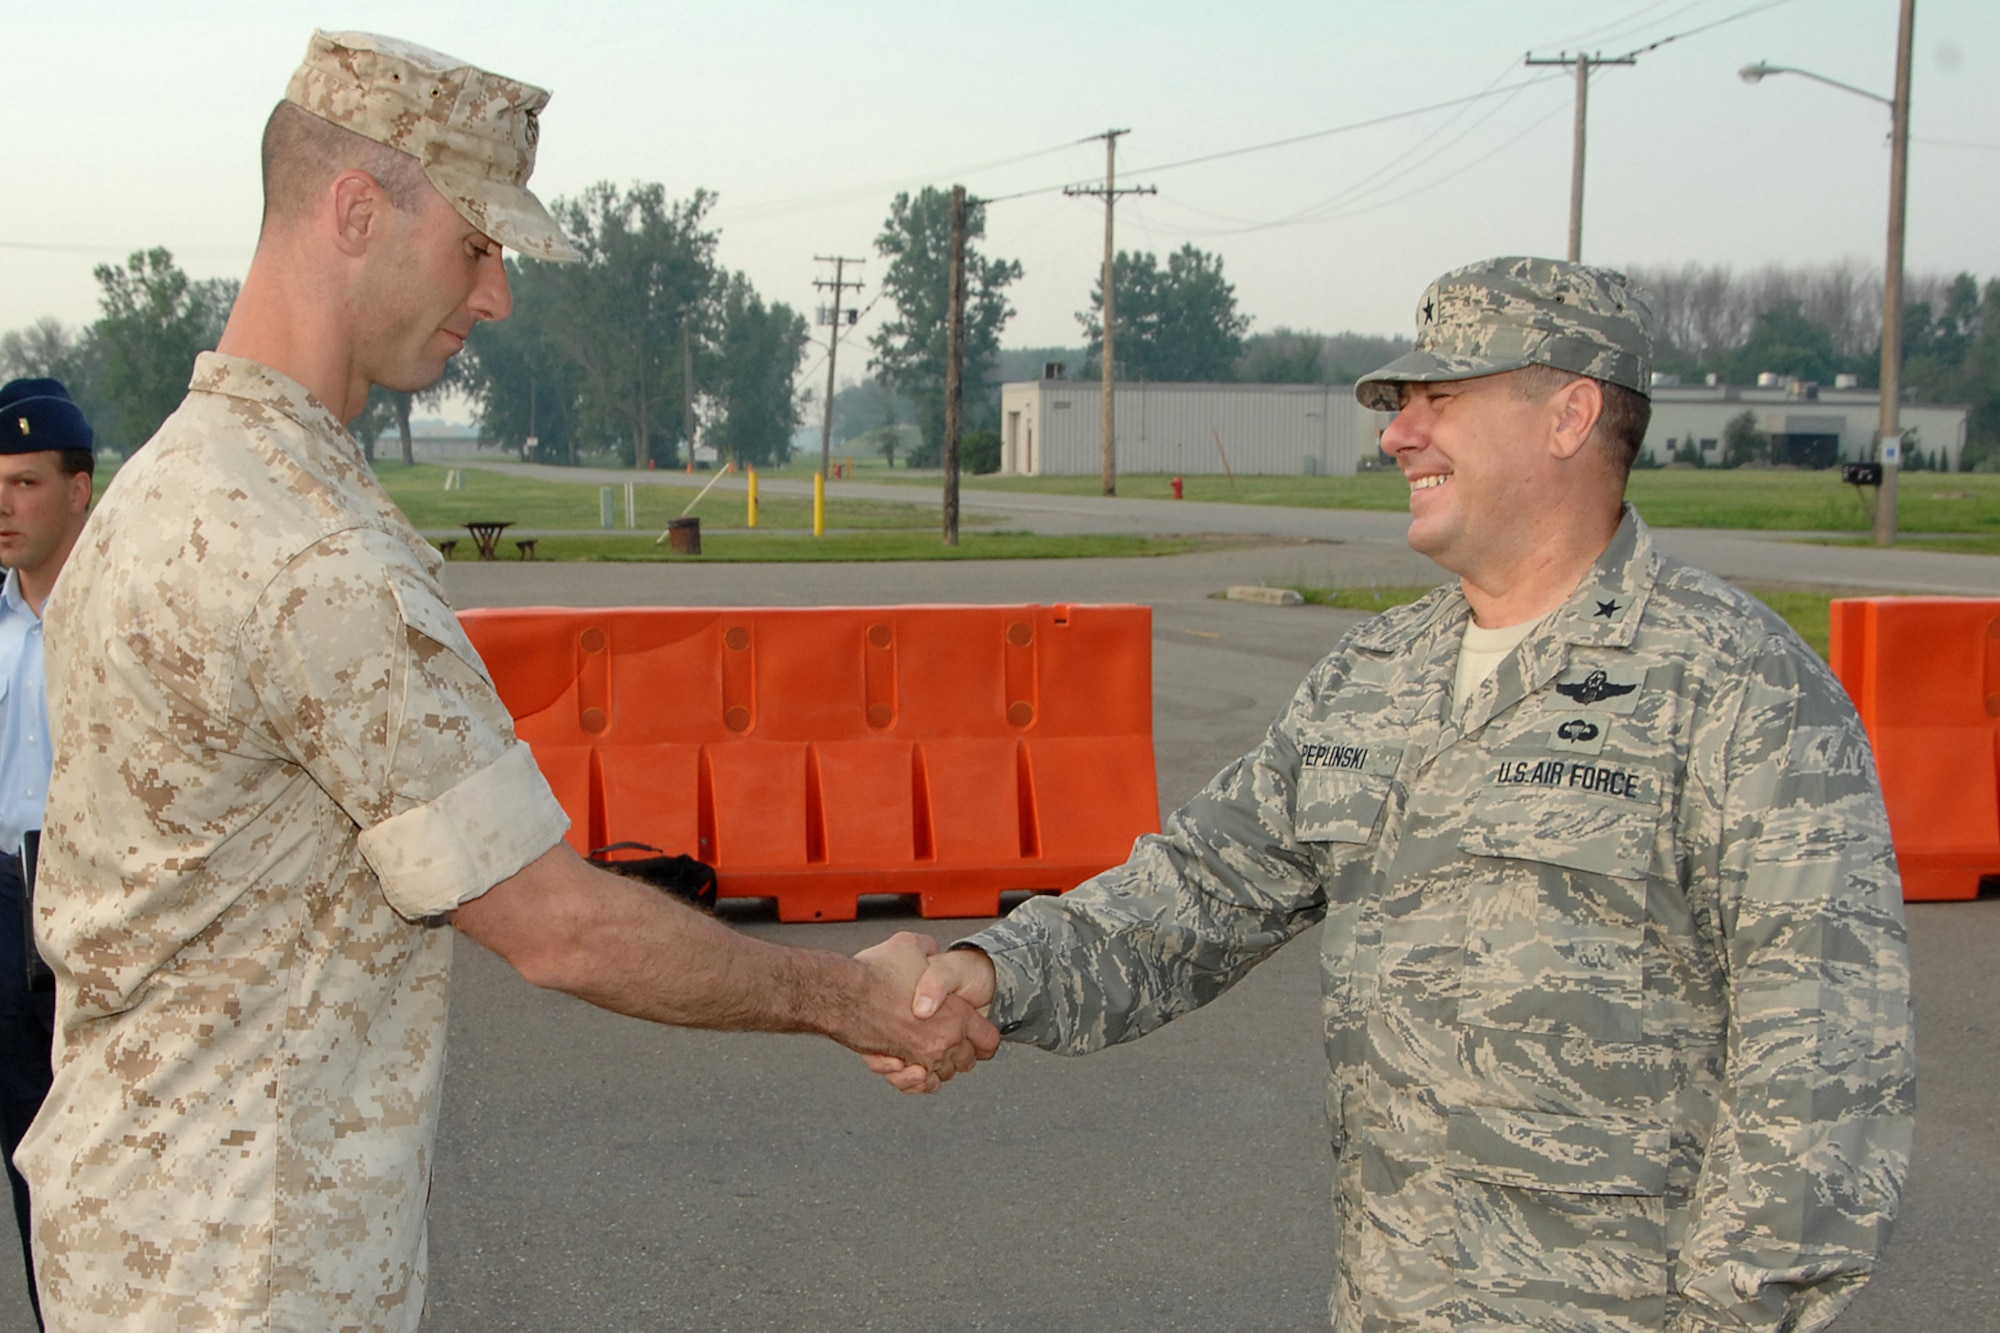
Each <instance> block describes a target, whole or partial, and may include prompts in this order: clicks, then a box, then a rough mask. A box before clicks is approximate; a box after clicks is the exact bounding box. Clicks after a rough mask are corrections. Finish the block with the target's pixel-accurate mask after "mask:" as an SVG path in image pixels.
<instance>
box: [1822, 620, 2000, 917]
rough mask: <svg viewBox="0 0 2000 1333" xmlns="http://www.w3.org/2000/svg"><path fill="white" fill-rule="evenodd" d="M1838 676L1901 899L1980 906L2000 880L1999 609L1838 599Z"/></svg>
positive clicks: (1835, 638) (1835, 629)
mask: <svg viewBox="0 0 2000 1333" xmlns="http://www.w3.org/2000/svg"><path fill="white" fill-rule="evenodd" d="M1832 610H1833V669H1834V673H1835V674H1836V675H1838V676H1839V677H1840V679H1841V682H1842V683H1843V684H1844V685H1846V686H1847V692H1848V693H1849V694H1851V695H1853V696H1854V703H1855V706H1856V708H1858V709H1859V710H1860V712H1861V720H1862V722H1863V723H1865V724H1866V725H1867V727H1868V737H1869V739H1870V740H1871V741H1872V742H1874V745H1875V759H1876V763H1877V765H1878V766H1879V767H1880V769H1881V772H1882V793H1883V796H1884V797H1885V798H1886V800H1887V802H1888V806H1889V827H1890V830H1891V831H1892V832H1893V833H1894V834H1895V838H1896V860H1897V862H1898V863H1899V864H1900V865H1901V866H1902V871H1903V896H1904V897H1905V898H1910V899H1937V898H1974V897H1977V896H1978V895H1979V879H1980V876H1982V875H2000V601H1992V600H1979V599H1974V598H1965V597H1867V598H1855V599H1852V600H1840V601H1836V602H1834V603H1833V607H1832Z"/></svg>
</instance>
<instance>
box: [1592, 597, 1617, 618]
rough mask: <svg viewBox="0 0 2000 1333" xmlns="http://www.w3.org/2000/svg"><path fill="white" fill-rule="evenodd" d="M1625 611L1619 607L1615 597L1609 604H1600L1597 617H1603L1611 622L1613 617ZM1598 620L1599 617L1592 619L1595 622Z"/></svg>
mask: <svg viewBox="0 0 2000 1333" xmlns="http://www.w3.org/2000/svg"><path fill="white" fill-rule="evenodd" d="M1624 609H1625V608H1624V607H1622V606H1620V605H1618V599H1617V598H1616V597H1614V598H1612V599H1611V600H1610V601H1608V602H1599V603H1598V604H1597V615H1599V616H1603V617H1604V618H1605V619H1606V620H1609V619H1611V617H1613V616H1615V615H1617V614H1618V613H1619V612H1620V611H1623V610H1624ZM1596 618H1597V616H1592V617H1591V619H1593V620H1595V619H1596Z"/></svg>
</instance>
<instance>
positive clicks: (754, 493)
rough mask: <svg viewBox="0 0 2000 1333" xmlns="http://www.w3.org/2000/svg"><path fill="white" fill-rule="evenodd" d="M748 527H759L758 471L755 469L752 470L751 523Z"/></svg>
mask: <svg viewBox="0 0 2000 1333" xmlns="http://www.w3.org/2000/svg"><path fill="white" fill-rule="evenodd" d="M747 526H749V527H753V528H754V527H756V526H757V469H756V468H754V467H753V468H751V469H750V522H749V524H748V525H747Z"/></svg>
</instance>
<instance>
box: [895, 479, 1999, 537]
mask: <svg viewBox="0 0 2000 1333" xmlns="http://www.w3.org/2000/svg"><path fill="white" fill-rule="evenodd" d="M863 478H864V479H865V480H868V481H887V480H892V479H893V480H902V476H901V475H899V474H894V473H889V472H879V473H878V472H876V471H874V470H872V469H871V470H870V471H868V472H865V473H864V474H863ZM910 480H911V482H912V484H915V483H916V482H917V481H918V480H919V479H917V478H911V479H910ZM1171 483H1172V478H1170V477H1167V476H1164V475H1150V474H1148V475H1130V476H1123V477H1120V478H1119V479H1118V493H1119V494H1120V495H1124V496H1130V497H1132V498H1134V499H1142V500H1168V499H1172V498H1173V490H1172V484H1171ZM928 484H931V485H935V484H936V481H935V480H934V479H932V480H930V481H929V483H928ZM965 487H966V489H967V490H968V491H977V490H1004V491H1033V492H1041V493H1044V494H1054V495H1096V494H1098V492H1099V490H1100V484H1099V481H1098V479H1097V478H1096V477H969V478H967V479H966V482H965ZM1629 494H1630V496H1631V498H1632V502H1633V503H1634V504H1635V505H1637V506H1638V507H1639V512H1640V513H1641V514H1644V515H1645V517H1646V521H1647V522H1648V523H1650V524H1652V525H1653V526H1654V527H1656V528H1748V529H1758V530H1765V531H1783V532H1866V531H1868V530H1869V528H1870V527H1871V526H1872V525H1873V523H1874V517H1873V514H1872V512H1871V510H1870V509H1869V508H1868V502H1869V497H1868V496H1866V495H1863V494H1861V493H1859V492H1857V491H1856V489H1855V488H1854V487H1852V486H1848V485H1845V484H1843V483H1842V482H1841V480H1840V476H1839V474H1838V473H1837V472H1784V471H1768V470H1763V469H1735V470H1731V471H1727V472H1725V471H1721V470H1719V469H1702V470H1696V469H1688V470H1682V469H1678V468H1672V469H1668V468H1662V469H1658V470H1651V471H1644V472H1635V473H1633V474H1632V484H1631V487H1630V490H1629ZM1186 498H1187V499H1190V500H1207V501H1214V502H1220V503H1225V504H1226V503H1237V504H1275V505H1296V506H1301V507H1305V508H1322V509H1375V510H1386V511H1391V512H1395V511H1400V510H1405V509H1407V508H1408V507H1409V487H1408V486H1407V485H1405V483H1404V481H1403V478H1402V476H1401V474H1400V473H1396V472H1367V473H1362V474H1361V475H1359V476H1353V477H1238V478H1237V479H1236V483H1235V484H1234V485H1233V486H1232V485H1231V484H1230V482H1229V479H1228V478H1226V477H1215V476H1199V477H1192V478H1189V479H1187V482H1186ZM1897 522H1898V526H1899V527H1900V529H1901V530H1902V531H1904V532H1911V533H1958V534H1967V535H1977V536H1990V537H1996V538H2000V475H1995V474H1991V473H1983V472H1981V473H1963V472H1908V473H1904V474H1903V477H1902V480H1901V498H1900V500H1899V502H1898V504H1897ZM1937 549H1950V548H1947V547H1942V546H1940V547H1939V548H1937ZM1976 549H1978V550H1981V551H1985V552H1988V553H1990V550H1991V548H1987V547H1983V546H1982V547H1978V548H1976Z"/></svg>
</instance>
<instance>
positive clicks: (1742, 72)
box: [1736, 60, 1896, 110]
mask: <svg viewBox="0 0 2000 1333" xmlns="http://www.w3.org/2000/svg"><path fill="white" fill-rule="evenodd" d="M1736 74H1737V77H1739V78H1741V79H1742V80H1743V82H1745V83H1757V82H1760V81H1761V80H1763V79H1764V78H1766V77H1767V76H1769V75H1772V74H1796V75H1798V76H1799V77H1800V78H1805V79H1811V80H1812V81H1813V82H1815V83H1823V84H1825V85H1827V87H1829V88H1838V89H1840V90H1841V91H1842V92H1846V93H1853V94H1854V95H1855V96H1856V97H1865V98H1867V99H1868V100H1869V101H1871V102H1880V103H1881V104H1882V105H1883V106H1886V107H1888V108H1889V109H1891V110H1894V109H1895V106H1896V101H1895V99H1894V98H1891V97H1884V96H1882V94H1880V93H1871V92H1869V91H1868V90H1867V89H1866V88H1857V87H1855V86H1854V85H1853V84H1851V83H1842V82H1841V81H1840V80H1839V79H1829V78H1828V77H1826V75H1824V74H1815V73H1813V72H1812V71H1811V70H1809V69H1794V68H1793V67H1792V66H1790V65H1773V64H1772V63H1770V62H1769V61H1768V60H1760V61H1758V62H1757V63H1756V64H1754V65H1745V66H1744V67H1743V68H1742V69H1739V70H1737V71H1736Z"/></svg>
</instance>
